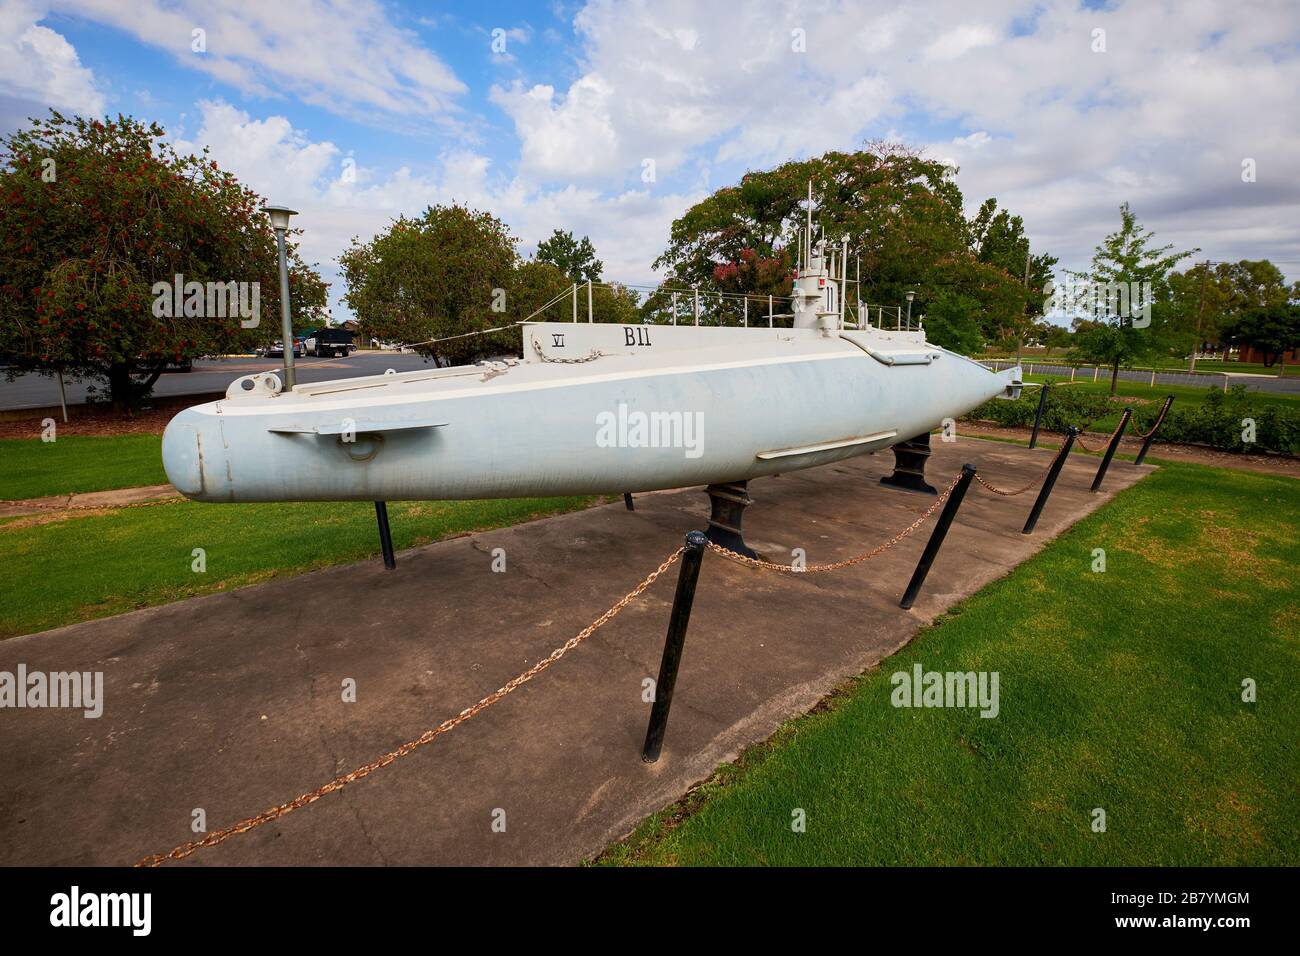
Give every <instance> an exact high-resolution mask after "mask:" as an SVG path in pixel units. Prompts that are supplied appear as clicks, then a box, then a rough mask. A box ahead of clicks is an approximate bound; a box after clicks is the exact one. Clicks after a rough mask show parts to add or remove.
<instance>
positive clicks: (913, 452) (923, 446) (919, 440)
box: [880, 432, 939, 495]
mask: <svg viewBox="0 0 1300 956" xmlns="http://www.w3.org/2000/svg"><path fill="white" fill-rule="evenodd" d="M893 451H894V473H893V474H891V475H886V476H885V477H884V478H881V479H880V483H881V484H882V485H889V486H890V487H891V488H902V489H904V490H905V491H919V492H920V493H921V494H923V495H937V494H938V493H939V489H937V488H935V487H934V485H932V484H930V483H929V482H928V481H926V480H925V463H926V462H927V461H928V460H929V459H930V433H929V432H923V433H922V434H920V435H917V436H916V437H915V438H910V439H908V440H907V441H900V442H899V443H898V444H896V445H894V448H893Z"/></svg>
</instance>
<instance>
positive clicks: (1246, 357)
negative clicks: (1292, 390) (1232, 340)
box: [1237, 345, 1300, 365]
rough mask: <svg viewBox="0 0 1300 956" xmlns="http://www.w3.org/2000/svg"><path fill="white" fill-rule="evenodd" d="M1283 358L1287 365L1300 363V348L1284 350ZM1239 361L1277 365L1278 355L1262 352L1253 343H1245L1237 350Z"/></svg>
mask: <svg viewBox="0 0 1300 956" xmlns="http://www.w3.org/2000/svg"><path fill="white" fill-rule="evenodd" d="M1282 359H1283V364H1285V365H1300V348H1294V349H1292V350H1291V351H1289V352H1284V353H1283V356H1282ZM1237 361H1238V362H1250V363H1251V364H1255V365H1276V364H1277V356H1276V355H1273V354H1271V353H1269V352H1261V351H1260V350H1259V349H1257V348H1255V347H1254V346H1253V345H1243V346H1242V347H1241V348H1240V349H1239V350H1238V351H1237Z"/></svg>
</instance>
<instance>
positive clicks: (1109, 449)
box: [1092, 408, 1133, 491]
mask: <svg viewBox="0 0 1300 956" xmlns="http://www.w3.org/2000/svg"><path fill="white" fill-rule="evenodd" d="M1131 417H1133V409H1131V408H1126V409H1124V414H1123V415H1121V416H1120V419H1119V428H1117V429H1115V435H1114V437H1113V438H1111V440H1110V444H1109V445H1107V446H1106V457H1105V458H1103V459H1102V460H1101V467H1100V468H1098V469H1097V477H1096V478H1094V479H1092V490H1093V491H1100V490H1101V483H1102V480H1103V479H1105V477H1106V469H1107V468H1109V467H1110V460H1111V459H1112V458H1114V457H1115V449H1116V448H1118V447H1119V440H1120V439H1121V438H1123V437H1124V429H1126V428H1128V420H1129V419H1130V418H1131Z"/></svg>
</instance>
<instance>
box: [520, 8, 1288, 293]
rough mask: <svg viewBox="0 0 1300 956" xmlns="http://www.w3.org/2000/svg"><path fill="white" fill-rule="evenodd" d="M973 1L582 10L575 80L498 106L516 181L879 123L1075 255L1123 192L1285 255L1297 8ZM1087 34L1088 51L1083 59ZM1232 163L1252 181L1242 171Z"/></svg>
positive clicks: (1170, 223) (837, 142)
mask: <svg viewBox="0 0 1300 956" xmlns="http://www.w3.org/2000/svg"><path fill="white" fill-rule="evenodd" d="M970 9H971V8H970V6H969V4H968V3H966V2H963V0H941V2H936V3H933V4H925V5H915V4H903V3H898V4H897V5H895V6H893V7H892V8H884V9H882V7H881V6H880V5H873V7H872V9H871V10H870V11H864V10H863V8H862V6H861V5H860V4H857V3H851V2H848V0H774V2H772V3H769V4H765V5H763V7H762V9H759V7H758V5H748V6H744V7H742V8H736V7H734V6H726V5H718V4H700V3H698V2H692V0H656V2H654V3H653V4H652V3H649V2H645V0H629V2H615V0H591V2H589V3H588V4H587V5H586V6H585V7H584V8H583V9H582V10H581V11H580V12H579V13H578V14H577V16H576V18H575V27H576V30H577V32H578V36H579V41H580V44H581V48H580V51H579V55H578V57H577V63H578V77H577V79H575V80H572V81H566V82H567V88H563V87H562V88H560V89H555V88H553V87H552V86H551V85H548V84H544V83H537V82H534V85H533V86H532V87H531V88H522V87H513V88H511V89H509V90H497V91H496V92H495V93H494V98H495V100H496V102H497V103H498V104H499V105H501V106H502V108H503V109H504V110H505V111H506V113H507V115H508V116H509V117H510V118H511V120H512V121H513V122H514V124H515V128H516V131H517V132H518V134H519V138H520V141H521V156H520V160H519V164H520V170H521V172H522V173H523V174H524V175H527V176H529V177H530V178H532V179H535V180H537V181H540V182H580V183H583V184H585V185H587V186H590V187H592V188H604V189H607V190H611V191H618V190H621V189H624V188H626V187H627V186H628V184H632V185H636V176H637V174H638V173H639V171H640V163H641V160H642V158H645V157H651V158H654V159H655V161H656V164H657V167H658V173H659V177H660V183H661V185H662V184H671V183H679V184H680V183H684V182H687V181H690V182H692V184H694V177H695V176H696V175H698V174H699V172H700V171H701V170H704V171H705V174H706V175H707V176H710V177H712V179H711V181H710V182H709V188H710V189H712V188H717V187H718V186H721V185H724V184H726V183H728V182H734V181H735V180H736V179H737V178H738V177H739V175H741V174H742V173H743V172H744V171H745V170H746V169H753V168H764V167H768V166H771V165H775V164H776V163H779V162H781V161H784V160H787V159H792V158H800V157H803V156H808V155H815V154H817V153H820V152H823V151H825V150H826V149H830V148H840V149H843V148H853V147H854V146H856V145H858V144H860V143H861V142H862V141H863V140H864V139H868V138H876V137H879V136H882V135H887V133H888V131H891V130H894V131H897V135H899V136H901V137H903V138H905V139H907V140H908V141H910V142H912V143H914V144H918V145H922V146H926V147H927V148H929V150H930V151H931V154H932V155H934V156H935V157H936V158H942V159H948V160H951V161H952V162H954V163H955V164H956V165H958V166H960V169H961V171H960V174H959V176H958V184H959V185H960V187H961V188H962V190H963V192H964V194H965V195H966V197H967V199H968V201H969V203H970V205H971V206H972V207H974V206H975V205H977V204H978V203H979V202H980V201H982V200H983V199H984V198H986V197H988V196H996V197H997V198H998V199H999V200H1000V201H1001V202H1002V203H1003V205H1006V206H1008V207H1010V208H1011V209H1012V211H1013V212H1015V213H1017V214H1020V215H1022V216H1023V217H1024V219H1025V222H1026V225H1027V228H1028V229H1029V231H1030V235H1031V238H1032V239H1033V240H1034V242H1035V244H1036V245H1040V246H1042V247H1045V248H1046V249H1048V250H1049V251H1051V252H1053V253H1055V254H1057V255H1059V256H1060V257H1061V259H1062V260H1063V262H1066V263H1068V264H1070V265H1079V264H1082V263H1084V262H1086V260H1087V258H1088V256H1089V254H1090V252H1091V248H1092V246H1093V245H1094V244H1095V243H1096V242H1098V241H1099V240H1100V239H1101V238H1102V236H1103V235H1104V234H1105V233H1106V232H1107V231H1110V230H1112V229H1113V228H1114V227H1115V225H1116V223H1117V222H1118V212H1117V207H1118V206H1119V204H1120V203H1121V202H1123V201H1125V200H1128V201H1131V202H1132V203H1133V205H1134V208H1135V210H1137V212H1138V214H1139V216H1140V218H1142V219H1143V221H1144V223H1145V225H1147V226H1148V227H1149V228H1153V229H1155V230H1156V232H1157V234H1158V236H1159V238H1160V239H1161V240H1162V241H1169V242H1174V243H1177V244H1179V245H1180V246H1182V247H1191V246H1201V247H1203V248H1204V249H1205V250H1206V252H1207V253H1209V254H1211V255H1213V256H1215V257H1221V258H1232V257H1238V256H1246V255H1250V256H1263V255H1267V256H1272V257H1274V258H1276V259H1295V260H1300V235H1297V234H1296V233H1295V230H1294V229H1293V228H1292V227H1291V226H1290V224H1291V223H1294V222H1295V221H1296V219H1297V218H1300V182H1298V181H1297V180H1296V178H1295V176H1294V172H1295V170H1296V169H1298V168H1300V128H1297V126H1296V124H1295V123H1293V122H1290V121H1288V120H1287V119H1286V117H1287V116H1290V115H1291V114H1292V113H1293V112H1294V110H1295V100H1296V97H1297V94H1298V93H1300V55H1298V54H1297V45H1298V44H1300V8H1297V7H1295V6H1294V5H1287V4H1278V3H1271V2H1267V0H1256V2H1239V3H1236V4H1232V5H1222V4H1214V3H1209V2H1197V0H1192V2H1175V0H1163V2H1154V0H1144V2H1137V0H1118V2H1115V3H1113V4H1111V5H1110V6H1108V7H1107V8H1105V9H1099V10H1098V9H1084V8H1083V7H1082V6H1081V5H1080V4H1079V3H1077V0H1045V2H1041V3H1035V4H1032V5H1031V4H1027V3H1024V2H1012V0H990V2H988V3H984V4H981V5H980V7H979V9H978V20H977V21H975V20H972V16H971V12H970ZM1098 27H1100V28H1104V29H1105V30H1106V31H1107V51H1106V52H1105V53H1094V52H1093V50H1092V31H1093V30H1094V29H1095V28H1098ZM796 28H797V29H802V30H805V31H806V38H807V49H806V52H802V53H801V52H797V51H796V50H795V49H793V48H792V44H791V31H792V30H795V29H796ZM1245 157H1252V158H1254V159H1256V160H1257V162H1258V166H1259V171H1260V173H1259V181H1258V182H1257V183H1254V184H1243V183H1241V181H1240V163H1241V160H1242V159H1243V158H1245ZM663 241H664V237H663V236H658V237H655V238H654V240H653V241H651V242H648V243H647V245H649V246H652V247H653V252H657V251H658V249H659V247H660V244H661V243H662V242H663ZM647 254H653V253H652V252H651V251H650V250H648V251H647ZM1291 268H1292V269H1295V267H1294V266H1293V267H1291ZM1296 271H1300V270H1296Z"/></svg>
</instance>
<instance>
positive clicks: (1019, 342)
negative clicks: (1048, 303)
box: [1016, 246, 1029, 365]
mask: <svg viewBox="0 0 1300 956" xmlns="http://www.w3.org/2000/svg"><path fill="white" fill-rule="evenodd" d="M1025 288H1026V289H1028V288H1029V247H1028V246H1026V247H1025ZM1025 308H1026V309H1028V308H1029V303H1027V302H1026V303H1025ZM1026 318H1028V312H1026V313H1025V315H1024V316H1021V320H1022V321H1021V323H1020V327H1019V328H1018V329H1016V364H1017V365H1019V364H1020V351H1021V347H1022V346H1023V345H1024V343H1025V323H1024V321H1023V320H1024V319H1026Z"/></svg>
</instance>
